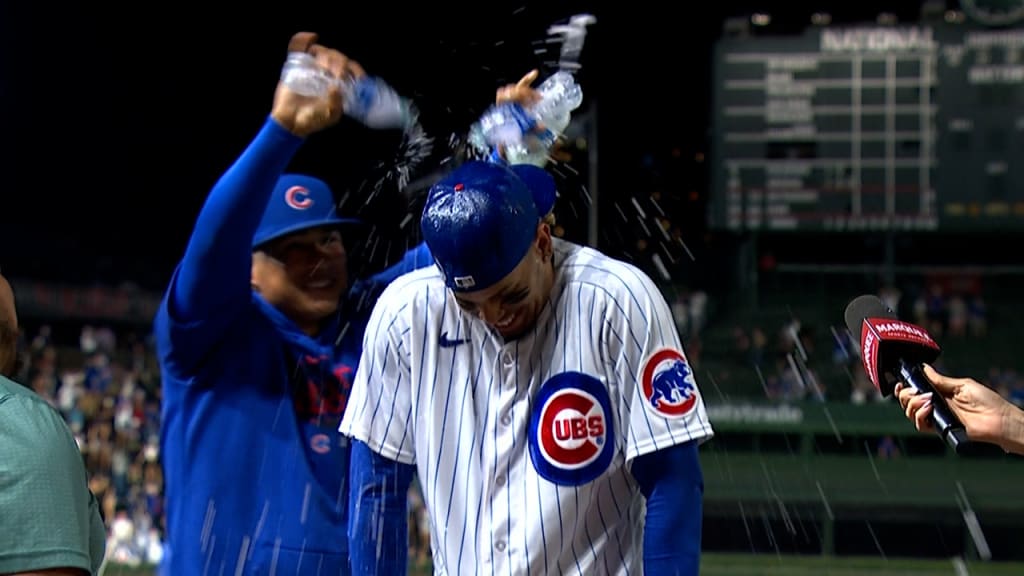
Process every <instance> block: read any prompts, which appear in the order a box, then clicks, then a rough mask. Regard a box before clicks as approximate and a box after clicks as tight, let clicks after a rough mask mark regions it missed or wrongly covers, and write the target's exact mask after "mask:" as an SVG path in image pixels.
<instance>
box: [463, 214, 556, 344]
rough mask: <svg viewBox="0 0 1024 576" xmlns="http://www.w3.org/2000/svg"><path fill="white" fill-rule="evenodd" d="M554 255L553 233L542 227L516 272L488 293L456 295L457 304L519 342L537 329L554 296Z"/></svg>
mask: <svg viewBox="0 0 1024 576" xmlns="http://www.w3.org/2000/svg"><path fill="white" fill-rule="evenodd" d="M552 253H553V252H552V245H551V230H550V229H549V228H548V225H547V224H545V223H541V224H540V225H539V226H538V227H537V238H536V239H535V240H534V242H533V244H532V245H531V246H530V250H529V251H528V252H527V253H526V256H524V257H523V259H522V260H521V261H520V262H519V265H517V266H516V267H515V269H513V270H512V272H509V274H508V275H507V276H505V277H504V278H502V279H501V281H500V282H498V283H497V284H495V285H494V286H490V287H488V288H486V289H484V290H478V291H476V292H465V293H459V294H456V295H455V300H456V301H457V302H458V303H459V306H460V307H461V308H462V309H463V310H465V311H466V312H468V313H470V314H474V315H476V316H478V317H479V318H480V319H481V320H483V321H484V322H486V323H487V324H489V325H490V326H491V327H492V328H494V329H495V330H496V331H497V332H498V333H499V334H501V335H502V337H504V338H506V339H510V338H517V337H519V336H521V335H522V334H523V333H524V332H526V331H527V330H529V329H530V328H532V327H533V324H534V322H536V321H537V316H539V315H540V312H541V310H543V309H544V305H545V304H547V301H548V298H550V296H551V286H552V285H553V284H554V267H553V266H552V264H551V259H552Z"/></svg>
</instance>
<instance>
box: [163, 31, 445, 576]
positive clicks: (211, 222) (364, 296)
mask: <svg viewBox="0 0 1024 576" xmlns="http://www.w3.org/2000/svg"><path fill="white" fill-rule="evenodd" d="M288 49H289V51H304V52H308V53H310V54H312V55H314V56H315V58H316V60H317V62H318V64H319V65H320V66H321V67H322V68H323V69H325V70H326V71H327V72H328V73H330V74H331V75H333V76H335V77H343V76H345V75H354V76H359V75H362V74H363V71H362V69H361V68H360V67H359V65H358V64H357V63H356V62H354V61H352V60H349V59H348V58H347V57H346V56H345V55H343V54H341V53H340V52H338V51H336V50H333V49H329V48H327V47H324V46H322V45H319V44H317V43H316V35H315V34H312V33H299V34H296V35H295V36H294V37H293V38H292V39H291V41H290V43H289V46H288ZM344 106H345V102H343V99H342V95H341V93H340V92H339V91H338V90H336V89H332V91H331V92H330V93H329V94H328V95H327V96H324V97H310V96H303V95H300V94H298V93H295V92H293V91H292V90H290V89H289V88H288V87H287V86H286V85H284V84H283V83H282V84H279V85H278V86H277V89H276V92H275V95H274V101H273V106H272V110H271V112H270V115H269V117H268V118H267V119H266V121H265V123H264V124H263V126H262V128H261V129H260V130H259V133H258V134H257V135H256V137H255V138H254V140H253V141H252V142H251V143H250V144H249V146H248V147H247V148H246V150H245V151H244V152H243V153H242V154H241V156H240V157H239V158H238V159H237V160H236V161H235V163H234V164H233V165H232V166H231V167H230V168H229V169H228V170H227V171H226V172H225V173H224V174H223V176H222V177H221V178H220V180H219V181H218V182H217V183H216V185H215V186H214V187H213V189H212V190H211V191H210V193H209V196H208V198H207V200H206V202H205V205H204V206H203V208H202V210H201V212H200V214H199V216H198V219H197V221H196V223H195V228H194V231H193V233H192V236H191V239H190V240H189V243H188V246H187V248H186V250H185V253H184V256H183V258H182V260H181V261H180V263H179V264H178V266H177V268H176V269H175V271H174V273H173V276H172V278H171V281H170V285H169V286H168V288H167V291H166V294H165V296H164V299H163V302H162V304H161V307H160V309H159V312H158V313H157V316H156V318H155V322H154V331H155V336H156V342H157V349H158V354H159V359H160V364H161V371H162V376H163V405H162V418H163V423H162V429H161V454H162V461H163V466H164V474H165V481H166V493H165V497H166V509H167V542H166V544H167V548H166V553H165V559H164V562H163V564H162V566H161V571H162V572H163V573H166V574H172V575H186V574H188V575H193V574H194V575H201V574H235V575H238V574H260V575H265V574H276V575H277V576H290V575H296V574H331V575H339V574H340V575H345V574H348V573H349V571H350V564H349V555H348V541H347V538H346V533H347V524H348V516H349V512H348V500H349V498H348V474H349V444H348V440H347V439H346V438H344V437H343V436H342V435H341V434H340V433H339V432H338V423H339V421H340V419H341V416H342V414H343V412H344V410H345V405H346V400H347V396H348V393H349V388H350V384H351V382H352V378H353V374H354V372H355V370H356V368H357V363H358V360H359V357H360V351H361V347H362V338H363V333H362V332H363V327H364V326H365V322H366V318H365V316H366V315H368V314H369V306H367V305H366V302H367V301H368V300H369V301H370V302H371V303H372V298H374V297H375V296H374V295H375V294H376V293H379V291H380V290H381V289H382V288H383V286H384V285H386V284H387V282H389V281H390V280H391V279H393V278H395V277H397V276H398V275H399V274H401V273H404V272H406V271H411V270H413V269H415V268H418V267H422V266H426V265H429V264H431V263H432V262H433V260H432V258H431V257H430V254H429V252H427V250H426V249H425V246H424V245H422V244H421V245H419V246H417V247H416V248H414V249H413V250H411V251H409V252H408V253H407V254H406V255H405V257H404V259H403V260H402V261H401V262H400V263H398V264H397V265H395V266H393V267H392V268H390V269H388V270H385V271H384V272H382V273H380V274H378V275H377V276H374V277H371V278H369V279H367V280H364V281H361V282H357V283H354V284H353V285H352V286H350V283H349V278H348V275H347V255H346V252H345V245H344V243H343V241H342V234H341V229H342V228H344V227H345V226H347V225H350V224H352V223H354V221H353V220H350V219H346V218H341V217H339V216H338V215H337V214H336V212H335V210H336V208H335V202H334V199H333V195H332V192H331V190H330V189H329V188H328V186H327V185H326V184H325V183H324V182H323V181H321V180H319V179H317V178H314V177H311V176H307V175H301V174H290V173H285V170H286V167H287V166H288V164H289V162H290V160H291V159H292V157H293V156H294V154H295V153H296V152H297V150H298V149H299V147H300V146H301V145H302V143H303V142H304V140H305V138H306V137H307V136H309V135H311V134H313V133H315V132H318V131H320V130H323V129H325V128H328V127H330V126H332V125H334V124H335V123H337V122H338V120H339V119H340V118H341V115H342V113H343V110H344ZM360 309H361V310H364V311H365V314H364V313H362V312H360Z"/></svg>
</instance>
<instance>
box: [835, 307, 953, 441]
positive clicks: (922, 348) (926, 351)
mask: <svg viewBox="0 0 1024 576" xmlns="http://www.w3.org/2000/svg"><path fill="white" fill-rule="evenodd" d="M845 318H846V327H847V329H849V330H850V334H851V335H852V336H853V337H855V338H856V337H858V336H859V337H860V349H861V362H862V363H863V365H864V371H865V372H867V375H868V378H869V379H870V380H871V383H872V384H874V385H875V388H876V389H878V391H879V392H881V394H882V396H885V397H888V396H891V395H892V393H893V389H894V388H895V387H896V383H897V382H899V381H902V382H903V383H905V384H906V385H908V386H910V387H912V388H914V389H915V390H917V391H918V392H919V393H925V392H933V393H934V392H935V388H934V387H933V386H932V383H931V382H930V381H928V378H927V377H926V376H925V375H924V371H923V369H922V366H921V365H922V364H924V363H929V364H930V363H932V362H934V361H935V359H936V358H938V357H939V353H940V352H941V350H940V348H939V345H938V344H936V343H935V341H934V340H932V337H931V336H929V335H928V332H926V331H925V329H924V328H921V327H920V326H916V325H914V324H910V323H908V322H903V321H901V320H899V319H898V318H896V313H895V312H893V311H892V310H890V309H889V307H888V306H886V305H885V303H884V302H882V299H881V298H879V297H878V296H873V295H870V294H869V295H864V296H858V297H857V298H854V299H853V300H852V301H851V302H850V304H849V305H847V306H846V314H845ZM929 419H930V420H931V421H932V424H933V425H934V426H935V430H936V431H937V432H938V434H939V436H940V437H941V438H942V439H943V440H945V441H946V444H948V445H949V447H950V448H952V449H953V450H954V452H956V453H957V454H963V453H965V452H966V451H967V450H968V448H969V444H970V443H969V441H968V439H967V431H966V430H965V429H964V425H963V424H962V423H961V422H960V419H959V418H957V417H956V414H954V413H953V411H952V410H950V408H949V406H948V405H947V404H946V400H945V399H944V398H943V397H942V396H941V395H940V394H932V413H931V416H929Z"/></svg>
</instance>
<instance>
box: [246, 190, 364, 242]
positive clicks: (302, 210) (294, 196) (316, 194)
mask: <svg viewBox="0 0 1024 576" xmlns="http://www.w3.org/2000/svg"><path fill="white" fill-rule="evenodd" d="M359 223H360V221H359V220H358V219H355V218H341V217H339V216H338V215H337V206H336V205H335V203H334V195H333V194H332V193H331V189H330V187H328V186H327V183H325V182H324V181H322V180H319V179H317V178H313V177H312V176H305V175H302V174H285V175H283V176H281V178H280V179H278V181H277V185H275V186H274V191H273V192H272V193H271V195H270V201H269V202H268V203H267V207H266V209H265V210H264V212H263V219H262V220H261V221H260V225H259V228H257V229H256V235H255V236H253V239H252V246H253V248H255V247H257V246H260V245H262V244H265V243H267V242H269V241H271V240H274V239H277V238H280V237H282V236H285V235H288V234H291V233H293V232H300V231H302V230H307V229H309V228H318V227H320V226H341V225H343V224H359Z"/></svg>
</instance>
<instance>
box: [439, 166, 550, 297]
mask: <svg viewBox="0 0 1024 576" xmlns="http://www.w3.org/2000/svg"><path fill="white" fill-rule="evenodd" d="M521 175H522V176H521ZM534 191H536V198H537V199H535V192H534ZM554 198H555V185H554V180H553V179H552V178H551V176H550V175H548V174H547V172H545V171H544V170H543V169H541V168H537V167H535V166H527V165H521V166H516V167H510V166H507V165H504V164H501V163H492V162H482V161H471V162H467V163H465V164H463V165H462V166H460V167H459V168H457V169H456V170H454V171H453V172H452V173H451V174H449V175H448V176H446V177H445V178H444V179H442V180H441V181H439V182H438V183H437V184H434V185H433V186H432V187H431V188H430V191H429V192H428V193H427V201H426V204H425V206H424V207H423V216H422V217H421V219H420V228H421V229H422V231H423V239H424V240H425V241H426V243H427V247H428V248H430V252H431V253H432V254H433V256H434V261H435V263H436V264H437V266H438V268H439V269H440V270H441V274H442V275H443V276H444V281H445V284H446V285H447V286H448V287H449V288H450V289H452V290H454V291H456V292H471V291H475V290H483V289H485V288H487V287H489V286H492V285H494V284H496V283H497V282H498V281H500V280H501V279H502V278H504V277H505V276H507V275H508V274H509V272H511V271H512V270H513V269H514V268H515V267H516V266H517V265H519V262H520V261H521V260H522V259H523V257H524V256H526V253H527V251H528V250H529V248H530V245H531V244H532V243H533V241H534V239H535V238H536V235H537V223H538V222H539V221H540V218H541V217H542V216H544V215H545V214H547V212H548V211H550V209H551V206H552V205H553V204H554ZM538 200H539V201H540V202H542V203H543V204H542V206H541V207H540V209H538V204H537V202H538Z"/></svg>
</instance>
